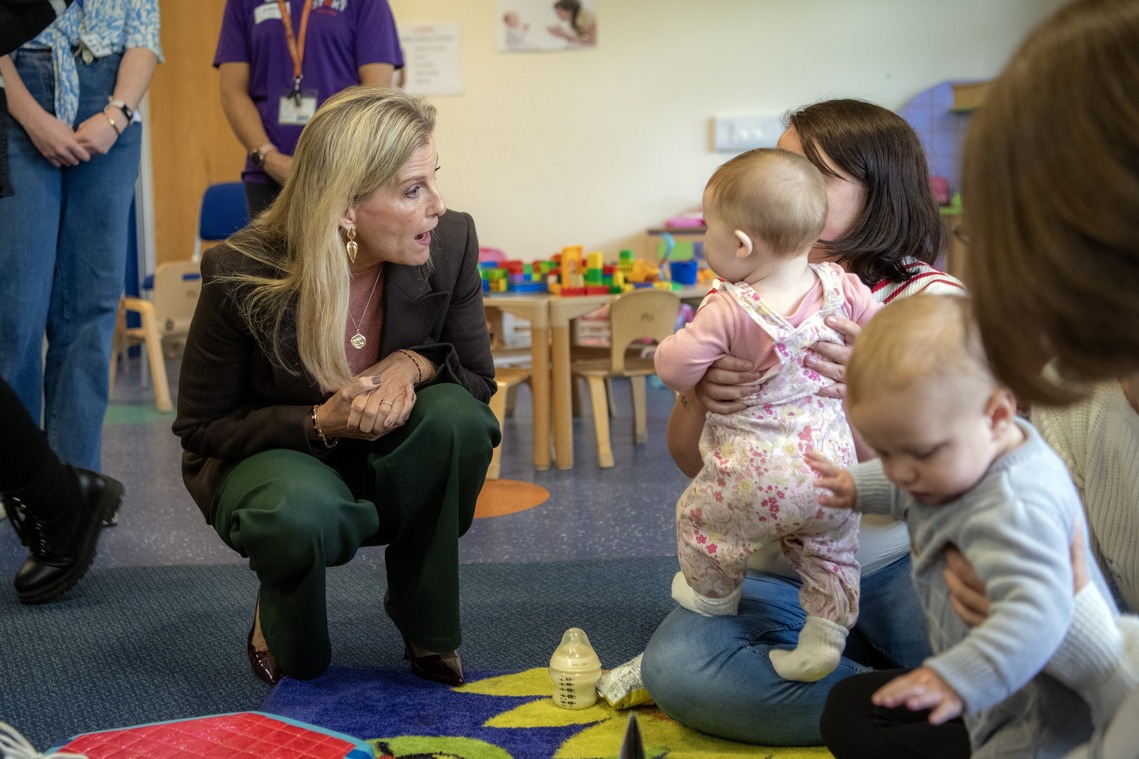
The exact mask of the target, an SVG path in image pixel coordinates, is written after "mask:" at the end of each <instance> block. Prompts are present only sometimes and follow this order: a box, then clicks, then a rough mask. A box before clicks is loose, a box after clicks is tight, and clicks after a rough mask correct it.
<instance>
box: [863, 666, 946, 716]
mask: <svg viewBox="0 0 1139 759" xmlns="http://www.w3.org/2000/svg"><path fill="white" fill-rule="evenodd" d="M870 700H871V701H872V702H874V705H875V706H881V707H883V708H886V709H894V708H896V707H898V706H902V705H905V707H906V708H907V709H909V710H910V711H911V712H917V711H921V710H922V709H932V710H933V711H931V712H930V714H929V724H931V725H940V724H941V723H943V722H948V721H949V720H951V719H953V718H954V717H960V716H961V712H962V710H963V709H964V704H962V703H961V697H960V696H958V695H957V691H955V690H953V689H952V688H950V687H949V684H948V683H947V682H945V681H944V680H942V679H941V675H939V674H937V673H936V672H934V671H933V670H932V669H929V668H928V667H918V668H917V669H915V670H914V671H912V672H907V673H906V674H904V675H902V676H900V677H895V678H894V679H893V680H891V681H890V682H888V683H886V684H885V685H883V686H882V687H881V688H879V689H878V690H876V691H875V692H874V695H873V696H871V697H870Z"/></svg>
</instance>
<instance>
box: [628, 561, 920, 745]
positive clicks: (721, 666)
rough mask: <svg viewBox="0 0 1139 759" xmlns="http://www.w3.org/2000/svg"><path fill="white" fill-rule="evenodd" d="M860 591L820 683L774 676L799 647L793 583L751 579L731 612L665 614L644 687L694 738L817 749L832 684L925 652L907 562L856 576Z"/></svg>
mask: <svg viewBox="0 0 1139 759" xmlns="http://www.w3.org/2000/svg"><path fill="white" fill-rule="evenodd" d="M861 589H862V595H861V602H860V608H861V612H860V616H859V619H858V624H856V625H855V626H854V629H853V630H851V632H850V636H849V637H848V638H847V642H846V650H845V652H844V653H843V658H842V661H841V662H840V663H839V665H838V668H837V669H836V670H835V671H834V672H832V673H831V674H830V675H828V676H827V677H825V678H823V679H822V680H820V681H818V682H815V683H802V682H793V681H790V680H784V679H782V678H781V677H779V675H777V674H776V673H775V670H774V669H773V668H772V666H771V660H770V658H769V656H768V653H769V652H770V651H771V649H772V648H787V649H790V648H793V647H794V646H795V644H796V643H797V641H798V636H799V630H800V628H802V626H803V624H804V622H805V621H806V617H805V616H804V614H803V610H802V609H801V608H800V607H799V583H798V581H797V580H793V579H790V578H786V577H782V576H779V575H774V574H765V573H752V574H751V575H749V577H748V579H747V580H745V581H744V586H743V597H742V598H741V599H740V606H739V613H738V614H736V615H734V616H723V617H703V616H700V615H698V614H694V613H693V612H690V611H688V610H687V609H684V608H679V607H678V608H676V609H674V610H673V611H672V613H670V614H669V616H668V617H666V618H665V620H664V622H662V623H661V625H660V627H659V628H657V630H656V632H655V633H654V634H653V637H652V638H651V639H650V640H649V644H648V646H647V647H646V648H645V653H644V658H643V659H642V662H641V675H642V677H643V678H644V682H645V686H646V688H647V689H648V691H649V694H650V695H651V696H652V697H653V700H654V701H655V702H656V704H657V706H659V707H660V708H661V709H662V710H663V711H664V712H665V713H666V714H668V715H669V716H670V717H672V718H673V719H675V720H676V721H677V722H680V723H682V724H684V725H687V726H688V727H692V728H695V729H697V730H700V731H702V732H705V733H710V734H712V735H717V736H720V737H723V738H729V739H731V740H737V741H743V742H746V743H754V744H761V745H767V746H816V745H820V744H821V743H822V736H821V735H820V734H819V716H820V715H821V714H822V711H823V705H824V703H825V702H826V698H827V693H828V692H830V689H831V686H832V685H834V684H835V683H836V682H838V681H839V680H841V679H842V678H844V677H849V676H850V675H853V674H856V673H859V672H867V671H870V670H871V669H885V668H899V667H901V668H911V667H917V666H920V665H921V662H922V661H923V660H924V659H925V658H927V657H928V656H930V648H929V640H928V637H927V635H926V630H925V618H924V616H923V614H922V609H921V604H920V603H919V602H918V598H917V594H916V593H914V590H913V585H912V583H911V582H910V559H909V557H908V556H906V557H903V558H901V559H899V560H897V561H895V562H894V563H892V564H889V565H887V566H885V567H882V568H880V569H878V570H876V571H874V572H873V573H871V574H868V575H863V577H862V583H861Z"/></svg>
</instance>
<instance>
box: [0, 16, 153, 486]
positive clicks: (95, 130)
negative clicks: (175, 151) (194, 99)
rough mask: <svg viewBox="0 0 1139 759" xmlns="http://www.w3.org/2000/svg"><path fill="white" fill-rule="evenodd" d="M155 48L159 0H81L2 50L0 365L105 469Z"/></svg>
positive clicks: (67, 453)
mask: <svg viewBox="0 0 1139 759" xmlns="http://www.w3.org/2000/svg"><path fill="white" fill-rule="evenodd" d="M160 55H161V51H160V47H159V39H158V6H157V0H86V1H85V2H82V3H80V2H76V3H75V4H73V5H72V6H71V7H69V8H68V9H67V11H66V12H64V13H63V14H61V15H60V16H59V18H57V19H56V20H55V21H54V22H53V23H52V24H51V25H50V26H49V27H47V29H45V30H44V31H43V32H42V33H40V34H39V35H38V36H37V37H35V38H34V39H32V40H31V41H30V42H27V43H25V44H24V45H22V46H21V47H20V48H19V49H17V50H16V51H14V52H13V53H12V54H11V57H7V56H5V57H3V58H0V76H2V77H3V80H4V89H5V92H6V94H7V100H8V108H9V111H10V112H11V116H12V120H13V124H12V125H11V128H10V129H9V133H8V162H9V173H10V178H11V183H12V186H13V187H14V188H15V190H16V194H15V196H14V197H11V198H6V199H5V200H4V202H3V203H0V229H3V230H4V233H3V237H2V239H0V271H3V272H4V275H3V277H0V377H3V378H4V379H5V380H6V381H7V382H8V383H10V384H11V385H12V387H13V389H14V390H15V391H16V393H17V395H18V396H19V398H20V400H21V401H22V402H23V404H24V406H25V408H26V409H27V410H28V413H29V414H30V415H31V416H32V418H33V419H34V420H39V419H41V414H42V419H43V427H44V430H45V431H46V432H47V437H48V443H49V445H50V446H51V448H52V449H53V450H54V451H55V452H56V453H57V454H58V455H59V457H60V458H61V459H62V460H64V461H65V462H67V463H68V464H71V465H73V466H75V467H79V468H82V469H87V470H93V471H98V470H99V468H100V467H99V461H100V452H101V444H102V425H103V416H104V414H105V413H106V407H107V400H108V395H109V392H110V386H109V385H110V380H109V374H108V367H109V364H110V358H111V339H112V336H113V334H114V328H115V316H116V313H117V310H118V304H119V299H120V297H121V295H122V291H123V277H124V273H125V268H126V256H127V245H128V240H127V237H128V231H129V223H130V208H131V202H132V201H133V198H134V185H135V179H136V178H137V177H138V167H139V156H140V148H141V143H142V129H141V127H140V126H137V125H135V124H133V117H134V113H133V112H134V109H135V108H137V107H138V104H139V101H140V100H141V99H142V96H143V94H144V93H145V91H146V88H147V85H148V84H149V82H150V78H151V75H152V74H153V72H154V67H155V65H156V64H157V62H158V60H159V56H160ZM45 337H46V339H47V355H46V359H45V358H44V356H43V344H44V339H45Z"/></svg>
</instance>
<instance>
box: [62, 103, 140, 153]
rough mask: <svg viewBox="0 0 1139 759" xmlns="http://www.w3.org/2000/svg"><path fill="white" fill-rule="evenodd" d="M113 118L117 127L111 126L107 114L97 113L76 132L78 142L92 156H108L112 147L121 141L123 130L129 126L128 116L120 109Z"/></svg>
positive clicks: (116, 110)
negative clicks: (117, 141)
mask: <svg viewBox="0 0 1139 759" xmlns="http://www.w3.org/2000/svg"><path fill="white" fill-rule="evenodd" d="M111 118H113V119H115V124H116V126H111V122H110V121H108V120H107V116H106V114H104V113H96V114H95V115H94V116H92V117H91V118H89V119H85V120H84V121H83V122H82V123H81V124H79V128H78V129H76V130H75V139H76V141H78V143H79V144H80V145H81V146H82V147H83V148H84V149H85V150H86V151H87V152H88V153H90V154H91V155H106V154H107V153H108V152H110V150H111V146H112V145H114V144H115V141H116V140H117V139H119V135H120V134H122V130H123V129H126V128H127V126H129V124H128V122H127V120H126V116H124V115H123V114H122V113H120V112H119V109H118V108H116V109H115V113H114V114H112V115H111Z"/></svg>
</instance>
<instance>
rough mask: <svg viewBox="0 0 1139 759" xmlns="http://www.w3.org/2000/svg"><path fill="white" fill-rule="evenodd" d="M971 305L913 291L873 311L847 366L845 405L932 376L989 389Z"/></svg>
mask: <svg viewBox="0 0 1139 759" xmlns="http://www.w3.org/2000/svg"><path fill="white" fill-rule="evenodd" d="M970 308H971V306H970V303H969V299H968V298H963V297H960V296H956V295H915V296H912V297H909V298H902V299H901V300H897V301H894V302H893V303H891V304H890V305H889V306H887V307H886V308H884V309H882V310H881V311H879V312H878V313H877V314H875V315H874V318H873V319H871V320H870V322H869V323H868V324H867V325H866V328H865V329H863V331H862V334H861V335H859V336H858V339H857V340H856V341H855V343H854V350H853V352H852V353H851V356H850V362H849V363H848V364H847V367H846V397H847V403H848V405H854V404H856V403H859V402H861V401H863V400H865V399H867V398H870V397H877V396H879V395H881V393H883V392H897V391H900V390H904V389H906V388H908V387H911V386H912V385H913V384H914V383H915V382H922V381H927V380H935V379H946V378H952V379H954V380H955V381H961V382H973V383H975V384H976V385H977V386H978V387H979V388H981V387H983V388H984V389H986V390H987V389H991V388H993V387H994V386H995V385H996V381H995V380H994V379H993V376H992V373H991V372H990V371H989V363H988V359H987V358H986V357H985V349H984V346H983V345H982V343H981V336H980V334H979V333H978V331H977V328H976V325H975V324H974V323H973V319H972V314H971V311H970Z"/></svg>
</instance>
